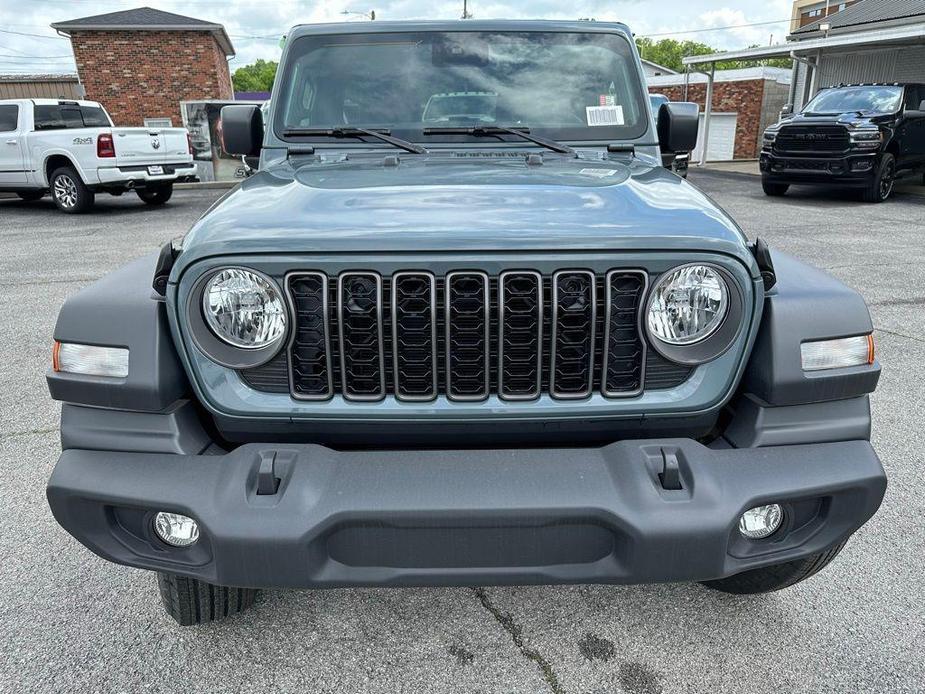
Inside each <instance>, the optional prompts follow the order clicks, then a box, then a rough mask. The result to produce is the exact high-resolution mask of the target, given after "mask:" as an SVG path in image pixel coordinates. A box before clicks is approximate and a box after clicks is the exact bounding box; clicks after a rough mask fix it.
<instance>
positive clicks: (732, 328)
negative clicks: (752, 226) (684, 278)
mask: <svg viewBox="0 0 925 694" xmlns="http://www.w3.org/2000/svg"><path fill="white" fill-rule="evenodd" d="M695 266H696V267H706V268H709V269H710V270H711V271H712V272H714V273H715V274H716V275H717V276H718V277H719V279H720V281H721V282H722V285H721V286H722V287H724V290H725V308H724V310H723V313H722V315H721V316H720V318H719V319H717V321H716V322H715V324H714V325H711V326H710V329H709V330H706V331H704V332H703V333H702V334H700V335H698V336H697V337H696V338H694V339H690V340H687V341H668V340H665V339H664V338H662V337H661V336H659V335H658V334H656V333H655V332H654V331H653V330H652V329H651V328H650V325H649V314H650V311H651V310H652V305H653V303H654V302H655V300H656V297H657V294H656V292H657V291H658V290H659V289H660V288H661V287H662V286H663V284H664V283H665V282H667V281H668V280H669V279H670V278H671V277H672V276H673V275H675V274H676V273H677V272H678V271H680V270H684V269H686V268H690V267H695ZM744 317H745V299H744V295H743V293H742V290H741V288H740V287H739V284H738V282H736V280H735V279H734V278H733V276H732V275H731V273H729V272H728V271H727V270H725V269H723V268H722V267H720V266H718V265H715V264H713V263H708V262H694V263H684V264H682V265H676V266H674V267H671V268H668V269H667V270H666V271H665V272H663V273H662V274H661V275H659V276H658V277H657V278H656V280H655V281H654V282H653V283H652V285H651V287H650V289H649V294H648V297H647V298H646V302H645V311H644V313H643V314H642V316H640V319H641V322H642V324H643V326H644V329H645V332H646V336H647V337H648V339H649V343H650V344H651V345H652V347H653V348H654V349H655V351H656V352H658V353H659V354H661V355H662V356H663V357H665V358H666V359H668V360H670V361H673V362H676V363H679V364H686V365H689V366H697V365H699V364H704V363H706V362H708V361H713V360H714V359H716V358H717V357H719V356H721V355H722V354H724V353H725V352H726V351H727V350H728V349H729V348H730V347H731V346H732V345H733V343H734V342H735V340H736V338H737V337H738V335H739V334H740V332H741V330H742V328H743V326H744V324H745V321H744Z"/></svg>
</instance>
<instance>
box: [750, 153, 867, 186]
mask: <svg viewBox="0 0 925 694" xmlns="http://www.w3.org/2000/svg"><path fill="white" fill-rule="evenodd" d="M878 156H879V153H878V152H876V151H873V152H870V151H868V152H855V151H852V152H850V153H847V154H843V155H842V154H834V155H831V156H824V157H808V156H802V155H786V154H780V153H775V152H769V151H767V150H765V151H762V152H761V156H760V158H759V160H758V168H759V169H760V170H761V175H762V177H763V178H764V180H766V181H768V182H770V183H805V184H816V185H840V186H857V187H863V186H867V185H870V183H871V181H873V178H874V174H875V173H876V171H877V157H878Z"/></svg>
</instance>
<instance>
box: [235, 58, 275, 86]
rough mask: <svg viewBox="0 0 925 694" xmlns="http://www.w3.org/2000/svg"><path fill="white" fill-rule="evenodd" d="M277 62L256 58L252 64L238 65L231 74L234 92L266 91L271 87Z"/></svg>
mask: <svg viewBox="0 0 925 694" xmlns="http://www.w3.org/2000/svg"><path fill="white" fill-rule="evenodd" d="M278 67H279V63H276V62H274V61H272V60H263V59H262V58H261V59H259V60H257V62H255V63H254V64H253V65H245V66H244V67H239V68H238V69H237V70H235V71H234V75H232V76H231V82H232V84H233V85H234V90H235V91H236V92H268V91H270V89H272V88H273V79H274V78H275V77H276V68H278Z"/></svg>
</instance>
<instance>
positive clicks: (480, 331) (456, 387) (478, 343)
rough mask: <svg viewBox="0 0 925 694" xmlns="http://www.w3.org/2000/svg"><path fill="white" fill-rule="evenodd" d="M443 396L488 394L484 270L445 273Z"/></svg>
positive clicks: (461, 397) (481, 396)
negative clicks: (445, 393)
mask: <svg viewBox="0 0 925 694" xmlns="http://www.w3.org/2000/svg"><path fill="white" fill-rule="evenodd" d="M445 293H446V371H447V387H446V392H447V397H449V398H450V399H451V400H483V399H485V398H487V397H488V394H489V382H490V379H489V363H488V359H489V357H488V340H489V319H490V314H489V300H488V293H489V283H488V275H486V274H485V273H484V272H451V273H449V274H448V275H447V276H446V290H445Z"/></svg>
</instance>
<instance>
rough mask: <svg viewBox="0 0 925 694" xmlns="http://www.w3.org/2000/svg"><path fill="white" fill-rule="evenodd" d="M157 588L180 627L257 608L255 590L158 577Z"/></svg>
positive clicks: (216, 619) (172, 576)
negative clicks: (254, 605) (254, 606)
mask: <svg viewBox="0 0 925 694" xmlns="http://www.w3.org/2000/svg"><path fill="white" fill-rule="evenodd" d="M157 587H158V589H159V590H160V593H161V602H162V603H163V604H164V609H165V610H166V611H167V614H169V615H170V616H171V617H173V618H174V619H175V620H176V622H177V624H179V625H180V626H184V627H188V626H192V625H193V624H206V623H208V622H216V621H218V620H220V619H224V618H225V617H230V616H231V615H233V614H237V613H238V612H242V611H243V610H246V609H247V608H249V607H251V606H252V605H253V604H254V599H255V598H256V597H257V591H256V590H254V589H253V588H229V587H228V586H215V585H212V584H211V583H206V582H205V581H198V580H196V579H195V578H187V577H185V576H177V575H175V574H169V573H164V572H163V571H158V573H157Z"/></svg>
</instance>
